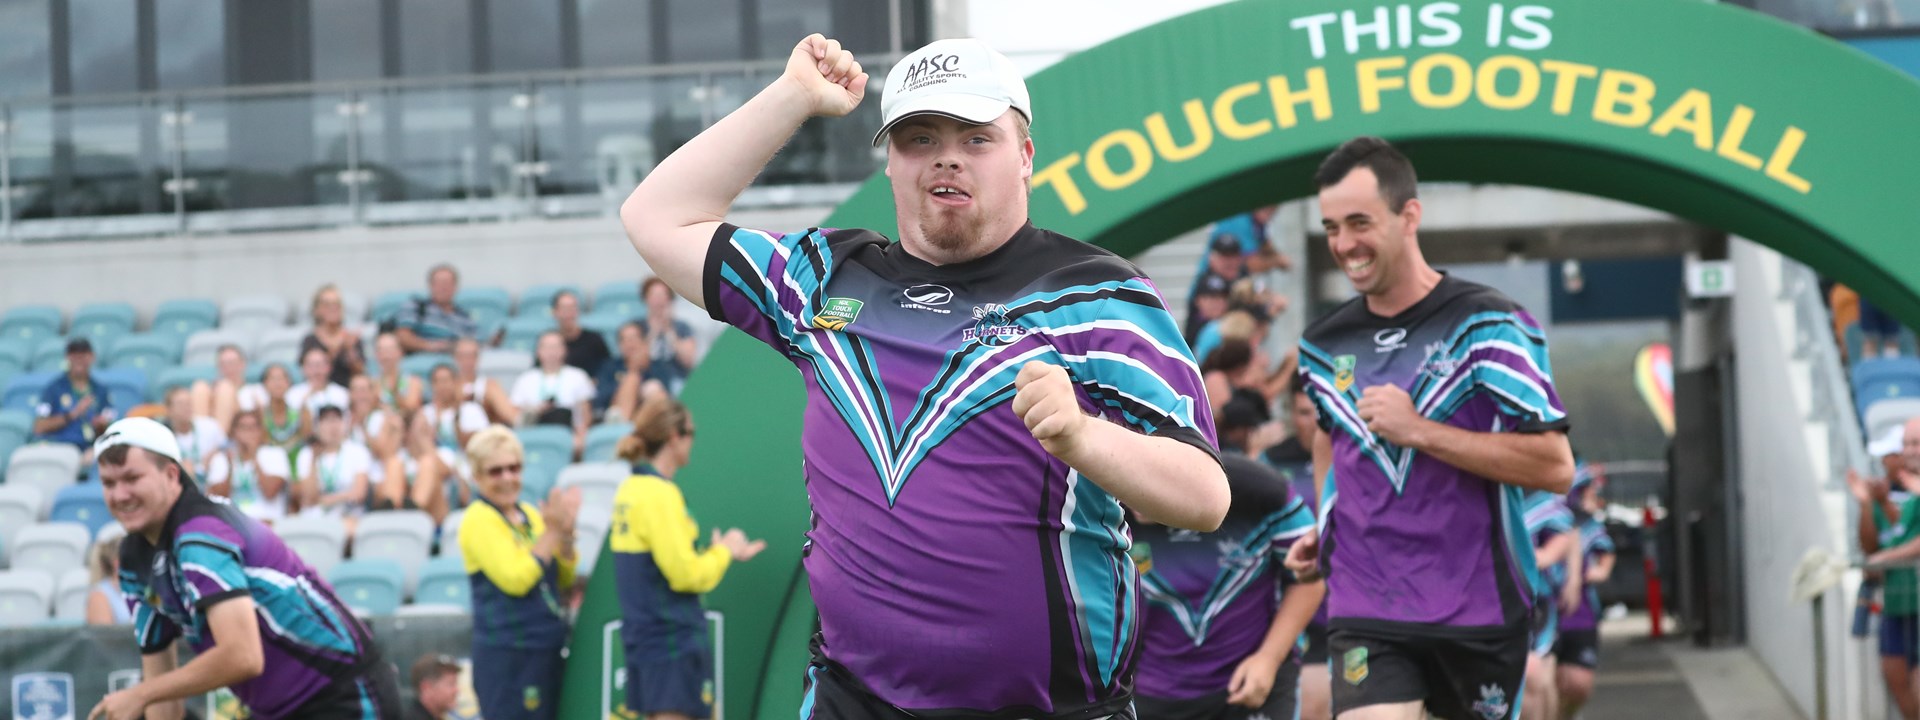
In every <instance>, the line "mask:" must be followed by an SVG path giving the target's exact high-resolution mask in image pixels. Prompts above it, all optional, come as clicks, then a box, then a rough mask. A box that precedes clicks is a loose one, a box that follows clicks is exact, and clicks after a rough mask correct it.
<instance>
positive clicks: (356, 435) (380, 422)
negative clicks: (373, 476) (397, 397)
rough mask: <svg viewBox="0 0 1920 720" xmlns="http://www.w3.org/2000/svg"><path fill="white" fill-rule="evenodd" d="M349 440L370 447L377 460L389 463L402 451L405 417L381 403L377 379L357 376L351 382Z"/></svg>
mask: <svg viewBox="0 0 1920 720" xmlns="http://www.w3.org/2000/svg"><path fill="white" fill-rule="evenodd" d="M347 398H348V402H347V437H349V438H352V439H353V440H354V441H355V442H358V443H360V444H361V445H365V446H367V452H369V453H372V454H373V457H374V458H375V459H379V460H385V459H386V458H388V457H390V456H392V455H393V454H394V452H396V451H398V450H399V449H400V436H401V435H402V434H403V433H402V432H401V430H402V426H401V422H400V418H401V413H400V412H398V411H390V410H388V409H387V408H386V406H385V405H382V404H381V403H380V390H379V389H378V388H375V387H374V386H373V378H370V377H367V376H366V375H354V376H353V377H351V378H348V379H347Z"/></svg>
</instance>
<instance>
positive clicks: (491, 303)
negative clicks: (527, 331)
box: [453, 287, 513, 322]
mask: <svg viewBox="0 0 1920 720" xmlns="http://www.w3.org/2000/svg"><path fill="white" fill-rule="evenodd" d="M453 304H455V305H458V306H460V307H461V308H462V309H464V310H466V311H467V315H468V316H469V317H471V318H473V321H474V322H485V321H491V320H505V319H506V318H507V317H508V316H510V315H512V314H513V296H512V295H508V294H507V289H506V288H498V287H471V288H463V289H461V290H460V292H458V293H455V294H454V296H453Z"/></svg>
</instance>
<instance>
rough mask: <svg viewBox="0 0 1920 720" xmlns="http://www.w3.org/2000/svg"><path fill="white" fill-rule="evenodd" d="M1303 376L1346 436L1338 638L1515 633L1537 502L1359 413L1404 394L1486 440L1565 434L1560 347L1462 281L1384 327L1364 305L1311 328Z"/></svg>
mask: <svg viewBox="0 0 1920 720" xmlns="http://www.w3.org/2000/svg"><path fill="white" fill-rule="evenodd" d="M1300 372H1301V374H1302V376H1303V377H1302V379H1303V380H1304V381H1305V383H1306V386H1307V392H1308V393H1309V394H1310V395H1311V396H1312V398H1313V402H1314V406H1315V408H1316V410H1317V411H1318V415H1319V418H1318V419H1319V422H1320V426H1321V427H1322V428H1323V429H1325V430H1326V431H1327V433H1328V434H1329V435H1330V436H1331V437H1332V439H1333V464H1332V474H1331V476H1330V477H1329V478H1328V479H1327V482H1326V487H1325V489H1324V490H1323V492H1324V493H1325V497H1322V498H1320V507H1321V508H1322V515H1323V519H1322V521H1321V522H1322V527H1321V537H1322V544H1321V551H1320V557H1321V562H1322V564H1323V565H1324V567H1325V568H1326V570H1327V593H1328V598H1327V609H1328V615H1329V618H1330V620H1329V624H1330V625H1331V626H1332V627H1343V626H1344V627H1355V628H1368V627H1370V628H1373V629H1377V630H1384V631H1393V632H1404V633H1409V634H1423V635H1455V636H1458V635H1462V634H1484V633H1488V632H1494V631H1500V632H1506V631H1510V630H1512V629H1513V628H1517V627H1521V626H1522V625H1523V623H1524V622H1525V620H1526V618H1527V617H1528V614H1529V613H1530V612H1531V610H1532V602H1533V598H1532V596H1533V590H1532V589H1533V588H1534V587H1535V586H1536V585H1537V583H1538V575H1539V573H1538V572H1537V571H1536V570H1535V568H1534V556H1533V545H1532V543H1530V542H1529V538H1528V536H1527V531H1526V524H1525V522H1524V520H1523V518H1522V515H1521V511H1522V499H1523V498H1522V491H1521V489H1520V488H1518V487H1514V486H1511V485H1502V484H1500V483H1496V482H1494V481H1492V480H1488V479H1486V478H1483V477H1480V476H1478V475H1474V474H1471V473H1468V472H1466V471H1463V470H1461V469H1459V468H1456V467H1453V466H1451V465H1448V464H1446V463H1444V462H1441V461H1440V460H1439V459H1438V458H1434V457H1432V456H1429V455H1425V454H1421V453H1418V452H1415V451H1413V450H1411V449H1408V448H1402V447H1398V446H1395V445H1394V444H1392V443H1389V442H1387V441H1385V440H1382V439H1380V438H1378V437H1376V436H1375V435H1374V434H1373V432H1372V431H1371V430H1369V429H1368V428H1367V425H1366V423H1365V422H1364V421H1362V420H1361V419H1360V417H1359V415H1358V413H1357V412H1356V411H1355V406H1356V404H1357V403H1358V402H1359V398H1360V395H1361V393H1362V392H1363V391H1365V390H1366V389H1367V388H1369V387H1372V386H1375V385H1387V384H1391V385H1395V386H1398V387H1399V388H1401V389H1402V390H1404V391H1406V393H1407V394H1408V395H1409V396H1411V397H1412V399H1413V404H1414V407H1415V409H1416V410H1417V411H1418V412H1419V413H1420V414H1421V415H1423V416H1425V417H1426V418H1428V419H1430V420H1433V421H1436V422H1441V423H1445V424H1448V425H1452V426H1454V427H1457V428H1461V429H1464V430H1469V431H1474V432H1549V431H1564V430H1565V429H1566V427H1567V416H1566V411H1565V410H1563V409H1562V408H1561V405H1560V399H1559V396H1558V394H1557V393H1556V392H1555V391H1554V387H1553V379H1552V369H1551V368H1550V366H1549V364H1548V360H1547V341H1546V336H1545V335H1544V334H1543V333H1542V332H1541V330H1540V327H1539V324H1538V323H1536V322H1534V319H1533V317H1532V316H1531V315H1529V314H1527V312H1526V311H1525V310H1524V309H1522V308H1521V307H1520V306H1519V305H1518V304H1516V303H1514V302H1513V301H1512V300H1511V299H1508V298H1507V297H1506V296H1505V295H1502V294H1501V293H1500V292H1499V291H1497V290H1494V289H1492V288H1489V287H1486V286H1484V285H1479V284H1476V283H1472V282H1468V281H1465V280H1461V279H1459V278H1455V277H1453V276H1451V275H1444V276H1442V278H1441V280H1440V283H1439V284H1438V285H1436V286H1435V287H1434V289H1433V290H1432V291H1431V292H1429V293H1428V294H1427V296H1426V297H1425V298H1422V299H1421V300H1420V301H1419V302H1416V303H1414V304H1413V305H1412V306H1411V307H1409V308H1407V309H1406V310H1405V311H1403V312H1401V313H1400V314H1399V315H1397V316H1394V317H1380V316H1378V315H1375V314H1373V313H1372V312H1371V311H1369V310H1368V309H1367V306H1366V302H1365V300H1364V298H1354V299H1353V300H1350V301H1348V302H1347V303H1345V304H1343V305H1341V306H1340V307H1338V308H1336V309H1334V310H1333V312H1331V313H1328V314H1327V315H1326V316H1325V317H1322V318H1321V319H1320V320H1318V321H1316V322H1315V323H1314V324H1313V325H1312V326H1311V327H1309V328H1307V331H1306V333H1305V334H1304V335H1303V336H1302V337H1301V339H1300Z"/></svg>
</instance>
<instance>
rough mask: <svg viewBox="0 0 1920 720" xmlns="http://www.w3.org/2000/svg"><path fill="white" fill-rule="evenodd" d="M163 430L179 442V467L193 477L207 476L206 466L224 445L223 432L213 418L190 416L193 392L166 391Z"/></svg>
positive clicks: (225, 437) (224, 434)
mask: <svg viewBox="0 0 1920 720" xmlns="http://www.w3.org/2000/svg"><path fill="white" fill-rule="evenodd" d="M165 404H166V407H167V427H168V428H170V429H172V430H173V436H174V437H175V438H177V439H179V441H180V452H181V456H180V464H181V465H182V466H185V467H186V468H187V469H188V470H192V471H193V474H194V476H195V477H206V476H207V463H208V462H209V461H211V460H212V459H213V456H214V455H216V454H218V453H219V452H220V450H221V448H224V447H226V446H227V433H226V432H225V431H224V430H222V429H221V427H220V425H219V423H216V422H214V421H213V418H207V417H194V415H193V393H192V392H191V391H189V390H187V389H186V388H183V387H177V388H174V389H172V390H168V391H167V395H166V403H165Z"/></svg>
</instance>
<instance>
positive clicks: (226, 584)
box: [87, 418, 400, 720]
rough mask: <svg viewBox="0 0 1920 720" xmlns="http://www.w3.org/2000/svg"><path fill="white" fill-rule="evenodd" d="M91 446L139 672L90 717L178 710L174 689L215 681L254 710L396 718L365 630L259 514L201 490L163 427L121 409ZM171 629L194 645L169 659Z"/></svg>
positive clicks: (394, 695) (390, 674) (276, 714)
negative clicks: (121, 532) (185, 658)
mask: <svg viewBox="0 0 1920 720" xmlns="http://www.w3.org/2000/svg"><path fill="white" fill-rule="evenodd" d="M93 450H94V455H95V457H97V458H98V459H99V461H100V490H101V492H103V493H105V495H106V500H107V507H108V508H109V509H111V510H112V511H113V517H114V519H115V520H119V521H120V524H121V525H122V526H124V527H126V529H127V539H126V541H125V542H123V543H121V545H120V587H121V589H122V590H123V591H124V592H125V593H126V596H127V597H128V598H132V599H135V600H137V602H138V604H137V605H136V606H135V608H134V614H133V630H134V637H135V639H136V640H137V641H138V642H139V645H140V653H141V659H140V677H141V681H140V683H139V684H138V685H135V686H133V687H131V688H128V689H126V690H122V691H119V692H116V693H113V694H111V695H108V696H107V697H106V698H105V699H102V700H101V701H100V704H99V705H97V706H95V707H94V708H93V712H91V713H89V714H88V715H87V717H88V718H89V720H92V719H93V718H106V719H107V720H135V719H137V718H140V717H142V713H145V717H147V718H162V717H166V718H178V717H180V716H181V714H182V713H183V712H184V711H185V705H184V703H183V702H182V701H183V700H184V699H185V698H190V697H199V696H201V695H205V694H206V693H208V692H211V691H212V690H214V689H216V688H222V687H226V688H231V689H232V690H233V694H234V696H235V697H237V698H238V699H239V700H240V702H241V703H242V704H245V705H246V706H247V708H248V710H250V711H251V713H252V716H253V717H255V718H261V719H262V720H272V719H274V718H342V719H347V718H351V719H353V720H372V719H375V718H379V719H386V718H398V717H400V690H399V686H398V679H397V678H396V677H395V674H394V670H393V667H392V666H391V665H389V664H388V663H386V662H383V661H381V659H380V656H379V654H378V652H377V651H376V650H375V647H374V645H373V637H372V635H371V634H369V633H368V632H367V629H366V628H365V627H364V626H362V625H361V624H360V622H359V621H358V620H355V619H354V617H353V612H352V611H351V610H348V609H347V606H345V605H343V604H341V603H340V600H339V599H338V598H335V597H334V595H333V589H332V588H331V587H329V586H328V585H327V584H326V582H325V581H322V580H321V579H320V576H319V575H318V574H317V573H315V572H313V570H311V569H309V568H308V567H307V566H306V564H305V563H302V562H301V561H300V558H299V557H298V556H295V555H294V554H293V551H292V550H290V549H288V548H287V546H286V545H284V544H282V543H281V542H280V538H278V537H276V536H275V535H274V534H273V532H272V531H270V530H268V529H267V528H266V526H264V525H261V524H260V523H259V521H256V520H254V519H252V518H250V517H248V516H247V515H246V514H244V513H242V512H240V510H239V509H238V508H235V507H234V506H233V505H231V504H229V503H227V502H225V501H222V500H214V499H211V498H208V497H207V496H206V495H204V494H202V493H201V492H200V489H199V483H198V482H197V481H195V479H194V478H193V475H192V473H190V472H188V471H187V470H185V469H184V468H183V467H182V466H181V453H180V442H179V440H177V439H175V437H174V434H173V431H172V430H169V429H167V427H166V426H165V425H161V424H160V423H158V422H155V421H153V420H149V419H147V418H127V419H125V420H120V421H118V422H115V423H114V424H112V425H110V426H108V427H107V429H106V432H105V433H103V434H101V436H100V439H99V440H96V441H95V442H94V445H93ZM181 637H185V638H186V640H187V643H188V644H189V645H191V646H192V647H193V653H194V658H193V660H192V661H191V662H188V663H187V664H186V665H180V666H177V667H176V664H177V662H178V655H177V654H176V653H175V651H174V643H175V641H176V640H179V639H180V638H181Z"/></svg>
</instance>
